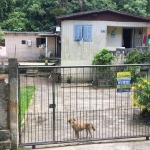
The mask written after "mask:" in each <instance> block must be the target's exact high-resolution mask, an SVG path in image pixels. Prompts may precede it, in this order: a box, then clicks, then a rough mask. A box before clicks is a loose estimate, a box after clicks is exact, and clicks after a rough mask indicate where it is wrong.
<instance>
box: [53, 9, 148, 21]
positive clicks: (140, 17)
mask: <svg viewBox="0 0 150 150" xmlns="http://www.w3.org/2000/svg"><path fill="white" fill-rule="evenodd" d="M101 12H113V13H116V14H121V15H126V16H130V17H135V18H139V19H144V20H147V21H150V18H148V17H143V16H138V15H132V14H130V13H125V12H122V11H118V10H112V9H109V8H106V9H99V10H92V11H86V12H79V13H74V14H68V15H62V16H57V17H56V20H64V19H69V18H73V17H77V16H82V15H88V14H93V13H101Z"/></svg>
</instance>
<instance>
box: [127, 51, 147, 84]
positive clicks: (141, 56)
mask: <svg viewBox="0 0 150 150" xmlns="http://www.w3.org/2000/svg"><path fill="white" fill-rule="evenodd" d="M149 58H150V51H146V52H142V51H139V50H136V49H133V50H131V51H130V52H129V54H128V56H127V57H126V62H125V63H126V64H142V63H145V62H149V61H150V59H149ZM139 69H140V66H127V67H125V69H124V71H125V72H126V71H128V72H131V80H132V82H136V81H137V79H138V78H139V77H141V75H140V74H139V73H137V71H138V70H139Z"/></svg>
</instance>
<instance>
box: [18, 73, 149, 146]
mask: <svg viewBox="0 0 150 150" xmlns="http://www.w3.org/2000/svg"><path fill="white" fill-rule="evenodd" d="M25 85H35V86H36V92H35V94H34V97H33V100H32V103H31V104H30V108H29V110H28V112H27V113H26V114H21V115H24V116H25V120H24V122H22V124H21V126H22V127H21V143H32V142H33V143H34V142H37V143H38V142H53V141H55V142H57V143H59V142H71V141H76V139H75V134H74V131H73V129H72V128H71V126H70V124H69V123H68V122H67V121H68V119H69V118H75V119H76V120H78V121H84V120H90V121H91V122H92V123H93V124H94V126H95V128H96V131H93V132H92V134H93V138H92V140H102V139H115V138H126V137H139V136H146V135H149V133H150V130H149V122H147V121H146V120H141V118H140V115H139V114H140V111H141V110H140V109H138V108H136V107H134V106H133V105H132V100H131V98H130V96H131V94H132V92H124V93H117V92H116V89H115V88H95V87H93V86H92V85H91V84H90V83H84V84H81V83H78V84H77V83H71V84H68V83H55V84H54V85H53V84H52V82H51V79H50V78H47V77H24V75H21V83H20V86H25ZM54 99H55V104H56V107H55V115H53V109H52V108H49V105H50V104H53V101H54ZM80 140H81V141H84V140H85V141H87V140H88V139H86V131H81V132H80Z"/></svg>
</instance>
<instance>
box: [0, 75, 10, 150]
mask: <svg viewBox="0 0 150 150" xmlns="http://www.w3.org/2000/svg"><path fill="white" fill-rule="evenodd" d="M8 100H9V85H8V84H7V83H6V82H5V77H3V76H2V75H0V114H1V115H0V149H10V144H11V142H10V130H9V111H8V109H9V107H8Z"/></svg>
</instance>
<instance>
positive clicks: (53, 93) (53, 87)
mask: <svg viewBox="0 0 150 150" xmlns="http://www.w3.org/2000/svg"><path fill="white" fill-rule="evenodd" d="M52 97H53V142H55V128H56V126H55V83H54V69H53V70H52Z"/></svg>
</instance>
